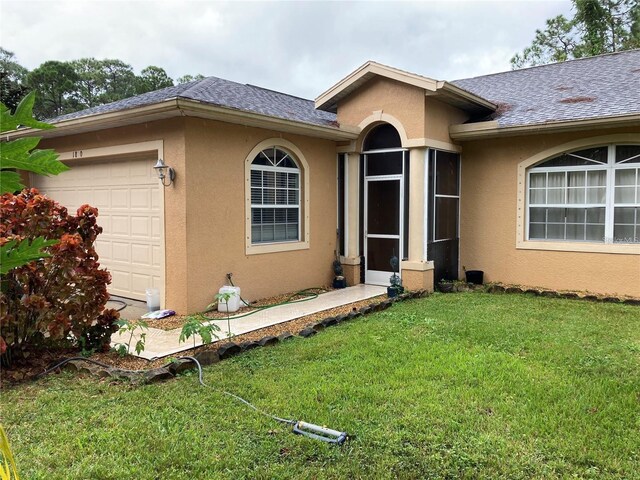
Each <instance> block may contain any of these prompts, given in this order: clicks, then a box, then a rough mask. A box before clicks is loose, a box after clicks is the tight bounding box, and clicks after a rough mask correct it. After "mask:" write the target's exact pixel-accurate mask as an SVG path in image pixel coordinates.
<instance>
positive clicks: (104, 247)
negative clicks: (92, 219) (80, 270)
mask: <svg viewBox="0 0 640 480" xmlns="http://www.w3.org/2000/svg"><path fill="white" fill-rule="evenodd" d="M154 164H155V159H148V158H147V159H141V158H140V157H138V158H136V159H131V160H118V161H112V162H109V161H106V160H105V161H100V162H93V161H90V160H87V159H83V161H82V162H78V163H71V164H70V166H71V169H70V170H68V171H66V172H64V173H62V174H60V175H58V176H57V177H42V176H32V179H31V184H32V185H33V186H34V187H36V188H38V189H39V190H40V191H41V192H43V193H45V194H46V195H48V196H49V197H51V198H53V199H55V200H56V201H58V202H59V203H60V204H62V205H64V206H65V207H67V209H68V210H69V212H70V213H72V214H75V212H76V210H77V209H78V207H79V206H80V205H82V204H85V203H87V204H89V205H92V206H94V207H96V208H98V225H100V226H101V227H102V229H103V233H102V234H101V235H100V236H99V237H98V239H97V241H96V245H95V246H96V251H97V253H98V255H99V257H100V259H99V261H100V264H101V266H102V267H104V268H107V269H108V270H109V272H110V273H111V277H112V281H111V285H110V286H109V292H110V293H112V294H114V295H122V296H125V297H129V298H137V299H141V300H144V298H145V290H146V289H147V288H149V287H154V288H163V286H164V285H163V282H162V265H163V263H164V256H163V250H162V247H161V245H162V235H163V233H162V229H163V221H162V195H161V192H160V184H159V182H158V179H157V177H156V175H155V172H154V170H153V165H154Z"/></svg>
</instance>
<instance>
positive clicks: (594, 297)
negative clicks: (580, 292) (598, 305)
mask: <svg viewBox="0 0 640 480" xmlns="http://www.w3.org/2000/svg"><path fill="white" fill-rule="evenodd" d="M582 299H583V300H588V301H590V302H597V301H598V300H599V298H598V296H597V295H591V294H589V295H585V296H584V297H582Z"/></svg>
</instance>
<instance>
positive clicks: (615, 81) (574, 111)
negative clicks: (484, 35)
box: [451, 50, 640, 127]
mask: <svg viewBox="0 0 640 480" xmlns="http://www.w3.org/2000/svg"><path fill="white" fill-rule="evenodd" d="M451 83H453V84H455V85H456V86H458V87H460V88H463V89H465V90H467V91H469V92H471V93H474V94H476V95H479V96H481V97H484V98H486V99H487V100H490V101H492V102H494V103H496V104H497V105H498V106H499V108H498V111H497V112H496V113H495V114H494V115H493V116H492V118H491V119H495V120H497V121H498V125H499V126H500V127H511V126H518V125H535V124H541V123H547V122H555V121H570V120H582V119H591V118H596V117H608V116H615V115H625V114H633V113H640V50H631V51H627V52H620V53H613V54H608V55H600V56H597V57H590V58H584V59H579V60H571V61H567V62H563V63H554V64H551V65H544V66H539V67H531V68H525V69H522V70H514V71H510V72H504V73H496V74H493V75H485V76H482V77H475V78H467V79H463V80H456V81H454V82H451ZM485 120H486V119H485Z"/></svg>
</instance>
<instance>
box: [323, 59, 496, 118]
mask: <svg viewBox="0 0 640 480" xmlns="http://www.w3.org/2000/svg"><path fill="white" fill-rule="evenodd" d="M374 77H383V78H388V79H391V80H395V81H397V82H400V83H405V84H408V85H413V86H415V87H418V88H421V89H423V90H424V91H425V95H437V96H441V97H442V98H441V99H442V100H443V101H444V102H446V103H450V104H452V105H454V106H456V107H458V108H461V109H463V110H469V111H471V112H473V113H477V112H484V113H485V114H487V113H489V112H491V111H493V110H495V108H496V107H495V105H493V104H492V103H491V102H489V101H487V100H485V99H484V98H482V97H480V96H477V95H475V94H472V93H470V92H466V91H464V90H463V89H460V88H458V87H456V86H455V85H451V84H450V83H448V82H444V81H438V80H434V79H433V78H429V77H424V76H422V75H417V74H415V73H411V72H406V71H404V70H400V69H398V68H393V67H389V66H388V65H383V64H381V63H377V62H374V61H371V60H370V61H368V62H366V63H365V64H364V65H362V66H361V67H359V68H357V69H356V70H354V71H353V72H352V73H350V74H349V75H347V76H346V77H345V78H343V79H342V80H340V81H339V82H338V83H336V84H335V85H333V86H332V87H331V88H329V89H328V90H327V91H325V92H324V93H322V94H320V95H319V96H318V97H317V98H316V101H315V106H316V108H317V109H318V110H325V111H327V112H333V113H335V112H336V111H337V108H338V102H340V101H341V100H343V99H344V98H346V97H348V96H349V95H351V94H352V93H353V92H355V91H356V90H358V89H359V88H360V87H362V86H363V85H364V84H365V83H367V82H368V81H369V80H371V79H372V78H374Z"/></svg>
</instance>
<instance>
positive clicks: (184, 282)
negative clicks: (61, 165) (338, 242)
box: [41, 118, 336, 313]
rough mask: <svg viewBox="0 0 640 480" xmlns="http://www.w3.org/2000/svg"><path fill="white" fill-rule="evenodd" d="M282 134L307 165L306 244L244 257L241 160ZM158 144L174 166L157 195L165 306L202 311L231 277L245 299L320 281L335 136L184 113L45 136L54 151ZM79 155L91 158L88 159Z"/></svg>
mask: <svg viewBox="0 0 640 480" xmlns="http://www.w3.org/2000/svg"><path fill="white" fill-rule="evenodd" d="M278 137H282V138H285V139H287V140H289V141H290V142H292V143H293V144H295V145H296V146H297V147H298V148H299V149H300V150H301V151H302V153H303V154H304V156H305V159H306V161H307V162H308V164H309V171H308V172H305V174H307V175H309V179H310V188H309V190H310V191H309V196H310V208H309V210H310V215H311V217H310V225H309V228H310V247H309V248H308V249H304V250H296V251H291V252H282V253H267V254H259V255H246V254H245V190H244V182H245V179H244V172H245V160H246V158H247V155H248V154H249V153H250V151H251V150H252V149H253V148H254V147H255V146H256V145H257V144H258V143H260V142H261V141H263V140H266V139H269V138H278ZM150 140H163V142H164V159H165V163H166V164H167V165H170V166H171V167H173V168H174V169H175V171H176V180H175V182H174V184H173V185H171V186H170V187H167V188H165V189H164V194H165V205H164V208H165V257H166V258H165V291H166V301H165V306H166V308H171V309H173V310H176V311H177V312H179V313H187V312H189V313H191V312H196V311H200V310H202V309H203V308H204V307H205V306H206V305H208V304H209V303H211V301H212V300H213V298H214V295H215V293H217V291H218V289H219V288H220V287H221V286H222V285H223V284H224V283H225V281H226V278H225V274H226V273H229V272H231V273H233V280H234V283H235V284H236V285H238V286H240V287H241V288H242V295H243V297H244V298H245V299H247V300H255V299H258V298H263V297H266V296H271V295H276V294H281V293H285V292H289V291H294V290H299V289H302V288H307V287H314V286H326V285H328V284H329V283H330V281H331V279H332V269H331V263H332V261H333V258H334V257H333V254H334V249H335V238H336V237H335V235H336V233H335V232H336V146H335V142H333V141H329V140H321V139H315V138H308V137H303V136H296V135H285V134H281V133H279V132H275V131H269V130H264V129H258V128H250V127H243V126H239V125H233V124H227V123H222V122H214V121H209V120H203V119H196V118H182V119H173V120H166V121H158V122H150V123H148V124H142V125H135V126H129V127H123V128H116V129H111V130H106V131H101V132H94V133H87V134H82V135H74V136H69V137H63V138H53V139H49V140H46V141H43V143H42V144H41V146H42V147H43V148H54V149H56V150H57V151H59V152H65V151H73V150H83V149H84V150H86V149H90V148H100V147H107V146H116V145H123V144H130V143H137V142H144V141H150ZM87 161H91V160H90V159H87Z"/></svg>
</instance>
